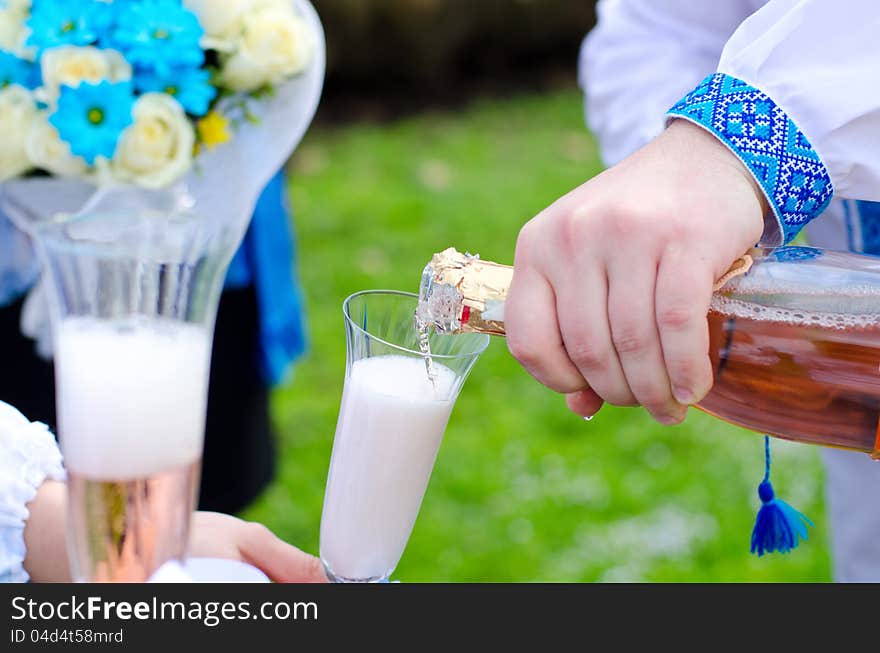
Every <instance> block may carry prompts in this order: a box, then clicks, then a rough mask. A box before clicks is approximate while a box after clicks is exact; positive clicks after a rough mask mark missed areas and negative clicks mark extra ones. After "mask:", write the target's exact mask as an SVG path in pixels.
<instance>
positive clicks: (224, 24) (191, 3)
mask: <svg viewBox="0 0 880 653" xmlns="http://www.w3.org/2000/svg"><path fill="white" fill-rule="evenodd" d="M288 2H289V0H288ZM264 3H265V0H183V4H184V6H185V7H186V8H187V9H189V10H190V11H191V12H193V13H194V14H195V15H196V18H198V19H199V23H200V24H201V26H202V29H204V30H205V34H206V35H207V36H210V37H215V38H228V37H230V36H232V35H233V34H234V33H235V32H236V31H237V30H238V23H239V20H240V19H241V17H242V16H244V14H245V13H246V12H248V11H250V10H252V9H253V8H254V7H256V6H258V5H260V4H264Z"/></svg>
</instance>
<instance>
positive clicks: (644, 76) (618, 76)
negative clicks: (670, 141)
mask: <svg viewBox="0 0 880 653" xmlns="http://www.w3.org/2000/svg"><path fill="white" fill-rule="evenodd" d="M761 4H762V2H760V0H723V1H713V2H694V1H693V0H600V2H599V3H598V5H597V7H596V10H597V16H598V22H597V24H596V27H595V28H593V30H592V31H591V32H590V34H589V35H588V36H587V38H586V39H585V40H584V43H583V46H582V47H581V54H580V66H579V74H578V77H579V81H580V85H581V87H582V88H583V90H584V98H585V108H586V117H587V123H588V125H589V127H590V129H591V131H592V132H593V134H594V135H595V136H596V138H597V139H598V140H599V146H600V149H601V152H602V159H603V161H604V162H605V163H606V164H607V165H613V164H615V163H617V162H618V161H620V160H621V159H623V158H625V157H626V156H628V155H629V154H631V153H632V152H634V151H635V150H637V149H639V148H640V147H642V146H643V145H645V144H646V143H648V141H650V140H651V139H653V138H654V137H655V136H657V135H658V134H659V133H660V132H661V131H662V130H663V127H664V123H665V120H666V111H667V110H668V109H669V107H671V106H672V105H673V104H674V103H675V102H676V101H677V100H679V99H680V98H681V97H682V96H683V95H684V94H685V93H687V92H688V91H690V90H691V89H692V88H693V87H694V86H695V85H696V84H697V83H698V82H699V81H700V80H701V79H703V78H704V77H706V75H708V74H710V73H712V72H715V70H716V68H717V66H718V59H719V57H720V56H721V51H722V49H723V48H724V44H725V43H726V42H727V40H728V39H729V38H730V35H731V34H733V32H734V31H735V30H736V28H737V27H738V26H739V25H740V23H742V21H743V20H744V19H745V18H746V17H748V15H749V14H750V13H752V12H753V11H754V10H755V9H757V8H758V7H759V6H760V5H761Z"/></svg>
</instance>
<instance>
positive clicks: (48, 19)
mask: <svg viewBox="0 0 880 653" xmlns="http://www.w3.org/2000/svg"><path fill="white" fill-rule="evenodd" d="M113 13H114V5H113V3H107V2H98V0H33V4H32V6H31V15H30V18H28V20H27V22H26V25H27V26H28V27H29V28H30V30H31V33H30V35H29V36H28V39H27V45H32V46H36V47H37V48H38V49H39V50H40V52H42V51H43V50H47V49H49V48H54V47H58V46H60V45H91V44H93V43H95V42H96V41H98V39H99V38H101V37H102V36H103V35H104V33H105V32H106V30H107V29H109V28H110V25H111V24H112V22H113Z"/></svg>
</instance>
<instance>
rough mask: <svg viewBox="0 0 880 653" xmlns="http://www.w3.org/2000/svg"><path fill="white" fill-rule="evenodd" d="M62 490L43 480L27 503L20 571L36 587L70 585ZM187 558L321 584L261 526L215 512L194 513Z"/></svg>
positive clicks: (315, 569)
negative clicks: (238, 563) (229, 562)
mask: <svg viewBox="0 0 880 653" xmlns="http://www.w3.org/2000/svg"><path fill="white" fill-rule="evenodd" d="M66 505H67V488H66V487H65V485H64V483H58V482H55V481H47V482H45V483H43V484H42V485H41V486H40V488H39V490H38V491H37V494H36V496H35V497H34V498H33V500H31V502H30V503H29V504H28V511H29V513H30V515H29V517H28V520H27V523H26V524H25V530H24V538H25V546H26V547H27V556H26V558H25V561H24V567H25V569H26V570H27V572H28V574H29V575H30V577H31V580H32V581H34V582H37V583H52V582H69V581H70V563H69V562H68V558H67V549H66V547H65V520H66V513H67V509H66ZM189 552H190V555H192V556H196V557H208V558H226V559H229V560H238V561H241V562H246V563H248V564H250V565H253V566H254V567H257V568H258V569H260V570H261V571H262V572H263V573H265V574H266V575H267V576H268V577H269V578H270V579H272V580H273V581H276V582H280V583H325V582H327V578H326V576H325V575H324V571H323V569H322V567H321V562H320V560H318V559H317V558H315V557H314V556H311V555H308V554H307V553H303V552H302V551H300V550H299V549H297V548H296V547H294V546H291V545H289V544H287V543H286V542H284V541H283V540H280V539H279V538H278V537H276V536H275V535H273V534H272V532H271V531H270V530H269V529H268V528H266V527H265V526H263V525H261V524H256V523H253V522H246V521H243V520H241V519H237V518H235V517H231V516H229V515H223V514H220V513H216V512H196V513H194V514H193V520H192V525H191V527H190V548H189Z"/></svg>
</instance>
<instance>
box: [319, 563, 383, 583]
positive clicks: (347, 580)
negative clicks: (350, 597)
mask: <svg viewBox="0 0 880 653" xmlns="http://www.w3.org/2000/svg"><path fill="white" fill-rule="evenodd" d="M321 565H322V566H323V567H324V575H325V576H327V580H329V581H330V582H331V583H387V582H389V581H388V576H374V577H372V578H346V577H345V576H337V575H336V574H334V573H333V571H332V570H331V569H330V567H329V565H328V564H327V563H326V562H324V561H323V560H321Z"/></svg>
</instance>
